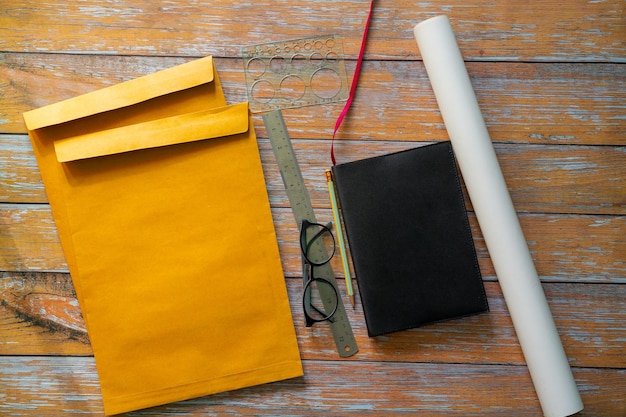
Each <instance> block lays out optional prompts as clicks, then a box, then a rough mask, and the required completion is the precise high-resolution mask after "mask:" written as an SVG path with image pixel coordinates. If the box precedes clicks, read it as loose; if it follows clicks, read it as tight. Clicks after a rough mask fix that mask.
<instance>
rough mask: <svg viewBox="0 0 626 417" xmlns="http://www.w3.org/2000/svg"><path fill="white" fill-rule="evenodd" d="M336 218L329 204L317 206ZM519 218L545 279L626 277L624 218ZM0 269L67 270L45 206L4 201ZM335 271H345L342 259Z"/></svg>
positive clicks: (287, 232) (295, 257) (282, 231)
mask: <svg viewBox="0 0 626 417" xmlns="http://www.w3.org/2000/svg"><path fill="white" fill-rule="evenodd" d="M317 211H318V217H319V219H320V220H324V221H326V220H328V221H331V220H332V214H331V212H330V209H318V210H317ZM273 215H274V223H275V225H276V231H277V238H278V242H279V246H280V251H281V259H282V262H283V268H284V270H285V273H286V274H287V275H288V276H298V275H299V274H300V273H301V266H300V252H299V251H300V249H299V246H298V243H297V233H298V232H297V228H296V225H295V221H294V220H293V215H292V214H291V210H290V209H288V208H274V209H273ZM469 218H470V226H471V228H472V234H473V236H474V242H475V246H476V251H477V254H478V261H479V265H480V268H481V272H482V274H483V276H484V277H493V275H494V274H495V272H494V270H493V266H492V264H491V261H490V259H489V254H488V252H487V249H486V247H485V245H484V242H483V240H482V235H481V233H480V229H479V227H478V223H477V222H476V219H475V217H474V216H473V215H470V216H469ZM520 223H521V225H522V229H523V230H524V232H525V235H526V239H527V241H528V243H529V248H530V250H531V253H532V255H533V257H534V260H535V263H536V265H537V270H538V273H539V274H540V276H541V278H542V279H543V280H544V281H575V282H614V283H623V282H624V281H625V280H626V265H625V263H624V259H625V254H626V241H625V240H624V239H623V236H624V230H626V217H624V216H620V217H613V216H574V215H568V216H563V215H531V214H520ZM0 225H2V234H0V271H2V270H4V271H49V272H67V264H66V263H65V258H64V256H63V251H62V249H61V245H60V242H59V240H58V235H57V233H56V226H55V224H54V220H53V218H52V213H51V212H50V208H49V206H47V205H30V204H20V205H11V204H0ZM334 261H336V262H337V263H336V266H337V268H336V270H337V271H338V275H340V276H341V275H342V272H341V268H340V267H339V263H338V262H339V260H338V259H336V260H334Z"/></svg>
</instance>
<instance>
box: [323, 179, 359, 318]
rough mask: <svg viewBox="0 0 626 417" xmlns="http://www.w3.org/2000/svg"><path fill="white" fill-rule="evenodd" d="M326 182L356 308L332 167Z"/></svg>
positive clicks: (347, 287) (347, 285)
mask: <svg viewBox="0 0 626 417" xmlns="http://www.w3.org/2000/svg"><path fill="white" fill-rule="evenodd" d="M326 183H327V184H328V195H329V196H330V206H331V207H332V209H333V217H334V219H335V225H336V227H335V232H336V233H337V240H338V241H339V252H340V253H341V263H342V265H343V274H344V276H345V281H346V290H348V297H350V303H351V304H352V308H354V306H355V304H354V289H353V288H352V277H351V276H350V267H349V265H348V256H347V254H346V245H345V242H344V239H343V231H342V229H341V220H340V218H339V209H338V207H337V196H336V195H335V185H334V183H333V173H332V171H331V170H330V169H327V170H326Z"/></svg>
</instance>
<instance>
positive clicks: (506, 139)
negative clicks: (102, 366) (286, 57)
mask: <svg viewBox="0 0 626 417" xmlns="http://www.w3.org/2000/svg"><path fill="white" fill-rule="evenodd" d="M367 7H368V2H367V1H336V0H331V1H328V0H326V1H324V0H309V1H302V0H289V1H265V0H256V1H254V2H231V1H221V0H220V1H213V2H200V1H196V0H187V1H181V0H170V1H163V2H161V1H153V0H135V1H123V0H119V1H105V0H82V1H70V2H67V1H59V0H50V1H44V2H42V1H41V0H37V1H33V0H3V1H2V3H1V4H0V51H2V52H0V271H2V272H0V355H2V356H0V415H10V416H68V415H74V414H81V415H93V416H99V415H102V414H103V411H102V402H101V398H100V392H99V386H98V376H97V373H96V369H95V364H94V360H93V357H92V356H91V348H90V345H89V341H88V337H87V334H86V331H85V327H84V323H83V321H82V318H81V314H80V308H79V306H78V303H77V301H76V299H75V294H74V290H73V286H72V282H71V279H70V276H69V274H68V273H67V266H66V263H65V260H64V256H63V253H62V251H61V248H60V245H59V241H58V237H57V233H56V228H55V225H54V222H53V220H52V217H51V213H50V209H49V206H48V205H47V199H46V194H45V190H44V188H43V185H42V183H41V179H40V176H39V171H38V168H37V164H36V162H35V160H34V156H33V153H32V148H31V145H30V142H29V139H28V137H27V135H26V134H25V132H26V130H25V126H24V123H23V120H22V117H21V113H22V112H24V111H27V110H30V109H33V108H36V107H39V106H42V105H45V104H49V103H53V102H57V101H59V100H62V99H66V98H70V97H74V96H76V95H79V94H81V93H85V92H89V91H92V90H95V89H98V88H101V87H104V86H108V85H111V84H114V83H119V82H121V81H124V80H128V79H132V78H135V77H138V76H140V75H144V74H148V73H152V72H154V71H156V70H159V69H163V68H168V67H171V66H173V65H176V64H180V63H183V62H186V61H189V60H191V59H194V58H198V57H202V56H207V55H213V56H214V57H215V61H216V65H217V68H218V70H219V72H220V75H221V78H222V81H223V84H224V90H225V93H226V97H227V99H228V101H229V103H237V102H241V101H246V95H245V89H244V74H243V69H242V59H241V48H242V46H246V45H252V44H258V43H266V42H270V41H278V40H287V39H297V38H304V37H310V36H314V35H317V34H321V33H336V34H338V35H340V36H341V37H342V38H343V39H344V50H345V57H346V59H347V68H348V73H349V77H351V76H352V73H353V71H354V68H355V62H356V57H357V54H358V49H359V46H360V41H361V36H362V30H363V25H364V22H365V18H366V14H367ZM439 14H447V15H448V16H449V17H450V20H451V22H452V25H453V27H454V29H455V31H456V34H457V37H458V41H459V45H460V47H461V50H462V52H463V55H464V58H465V59H466V61H467V69H468V71H469V74H470V76H471V80H472V84H473V86H474V89H475V91H476V94H477V96H478V100H479V103H480V106H481V108H482V111H483V113H484V117H485V120H486V122H487V126H488V128H489V131H490V134H491V137H492V140H493V142H494V145H495V148H496V152H497V154H498V158H499V160H500V163H501V166H502V170H503V172H504V175H505V178H506V180H507V184H508V187H509V189H510V192H511V195H512V198H513V201H514V204H515V206H516V209H517V210H518V212H519V217H520V221H521V224H522V227H523V229H524V232H525V235H526V239H527V241H528V244H529V246H530V249H531V251H532V255H533V257H534V260H535V263H536V267H537V270H538V272H539V275H540V277H541V280H542V283H543V287H544V289H545V292H546V295H547V297H548V301H549V304H550V307H551V309H552V313H553V315H554V318H555V321H556V324H557V327H558V330H559V332H560V335H561V339H562V341H563V344H564V348H565V351H566V354H567V356H568V358H569V362H570V364H571V366H572V369H573V373H574V376H575V378H576V381H577V384H578V387H579V389H580V392H581V395H582V398H583V401H584V403H585V405H586V408H585V410H584V411H583V412H582V413H581V414H580V415H584V416H624V415H626V265H625V260H626V216H625V215H626V187H625V185H624V183H625V181H626V146H625V145H626V46H625V41H626V2H624V1H623V0H606V1H583V0H571V1H554V0H551V1H544V2H527V1H522V0H509V1H499V2H496V1H486V0H476V1H472V2H467V1H462V0H450V1H446V2H406V1H400V0H396V1H392V0H389V1H383V0H380V1H377V2H376V8H375V11H374V15H373V20H372V26H371V31H370V38H369V42H368V44H367V50H366V54H365V62H364V65H363V70H362V75H361V77H360V81H359V88H358V91H357V95H356V98H355V101H354V103H353V106H352V109H351V111H350V113H349V114H348V116H347V118H346V119H345V121H344V124H343V126H342V128H341V130H340V132H339V134H338V141H337V142H336V144H335V148H336V154H337V158H338V160H339V161H340V162H345V161H349V160H355V159H359V158H363V157H367V156H371V155H375V154H382V153H388V152H392V151H395V150H401V149H407V148H410V147H413V146H416V145H417V143H418V142H424V141H426V142H432V141H441V140H447V133H446V130H445V127H444V125H443V122H442V119H441V116H440V113H439V110H438V107H437V104H436V102H435V99H434V95H433V92H432V90H431V88H430V84H429V82H428V79H427V76H426V73H425V70H424V66H423V63H422V62H421V60H420V59H421V58H420V55H419V51H418V49H417V46H416V43H415V40H414V38H413V34H412V28H413V26H414V25H415V24H416V23H418V22H420V21H422V20H424V19H426V18H429V17H432V16H435V15H439ZM341 108H342V104H332V105H323V106H313V107H306V108H299V109H292V110H286V111H285V112H284V115H285V119H286V123H287V125H288V127H289V129H290V133H291V136H292V137H293V139H294V146H295V149H296V153H297V154H298V156H299V158H300V161H301V164H302V168H303V172H304V176H305V177H306V180H307V185H308V187H309V190H310V193H311V196H312V200H313V203H314V205H315V207H316V211H317V215H318V218H319V219H328V220H330V219H331V213H330V209H329V204H328V195H327V193H326V188H325V183H324V179H323V171H324V169H325V168H327V167H328V166H329V165H330V160H329V147H330V141H329V139H330V137H331V134H332V129H333V126H334V123H335V120H336V118H337V116H338V114H339V112H340V111H341ZM254 121H255V127H256V130H257V135H258V138H259V146H260V148H261V152H262V159H263V162H264V169H265V174H266V180H267V185H268V189H269V195H270V200H271V205H272V208H273V214H274V218H275V222H276V227H277V233H278V238H279V241H280V249H281V256H282V260H283V266H284V271H285V274H286V282H287V286H288V290H289V294H290V297H291V301H292V306H293V314H294V321H295V326H296V331H297V334H298V341H299V346H300V351H301V355H302V358H303V363H304V369H305V376H304V377H302V378H297V379H293V380H288V381H284V382H279V383H274V384H268V385H264V386H259V387H254V388H249V389H243V390H240V391H236V392H229V393H223V394H218V395H213V396H208V397H203V398H198V399H195V400H191V401H187V402H181V403H176V404H171V405H167V406H162V407H157V408H154V409H150V410H145V411H142V412H137V413H133V414H132V415H141V416H170V415H177V416H192V415H193V416H201V415H202V416H205V415H211V416H222V415H229V416H240V415H250V416H251V415H273V416H295V415H301V416H318V415H328V416H345V415H351V414H355V415H362V416H366V415H379V416H390V415H462V416H469V415H479V416H485V415H491V416H502V415H507V416H539V415H541V409H540V407H539V404H538V400H537V397H536V394H535V391H534V389H533V386H532V383H531V381H530V376H529V374H528V370H527V368H526V366H525V362H524V358H523V356H522V353H521V350H520V347H519V344H518V341H517V339H516V336H515V334H514V331H513V328H512V324H511V320H510V317H509V314H508V312H507V309H506V305H505V302H504V299H503V296H502V293H501V290H500V287H499V285H498V282H497V278H496V276H495V273H494V270H493V266H492V264H491V261H490V259H489V255H488V253H487V251H486V248H485V246H484V242H483V240H482V236H481V232H480V230H479V228H478V225H477V223H476V219H475V217H474V215H473V213H472V209H471V205H469V204H468V209H469V216H470V221H471V223H472V228H473V229H472V231H473V234H474V238H475V242H476V246H477V251H478V255H479V262H480V268H481V271H482V274H483V277H484V283H485V287H486V291H487V295H488V298H489V304H490V307H491V312H490V313H488V314H482V315H479V316H475V317H471V318H467V319H461V320H455V321H451V322H446V323H441V324H437V325H431V326H427V327H423V328H419V329H414V330H410V331H405V332H400V333H396V334H391V335H388V336H385V337H377V338H368V337H367V333H366V329H365V323H364V318H363V312H362V308H361V305H360V304H357V308H356V309H355V310H354V311H351V310H349V316H350V321H351V323H352V326H353V328H354V331H355V333H356V337H357V341H358V344H359V348H360V352H359V353H358V354H357V355H356V356H354V357H352V358H349V359H348V360H340V359H339V358H338V356H337V354H336V352H335V350H334V346H333V344H332V339H331V335H330V332H329V329H328V327H327V326H324V325H316V326H314V327H313V328H305V327H304V326H303V318H302V311H301V308H300V305H299V302H298V299H299V297H300V290H301V282H300V277H301V276H300V274H301V270H300V262H299V252H298V245H297V230H296V228H295V224H294V222H293V218H292V215H291V210H290V208H289V205H288V201H287V198H286V194H285V192H284V189H283V186H282V182H281V179H280V176H279V173H278V170H277V168H276V166H275V160H274V157H273V154H272V152H271V148H270V146H269V142H268V139H267V134H266V132H265V129H264V127H263V124H262V121H261V118H260V116H259V115H255V116H254ZM335 261H336V263H335V264H334V265H335V270H336V271H341V267H340V264H339V260H337V259H335ZM357 283H358V277H357ZM344 297H345V293H344ZM345 300H347V298H345Z"/></svg>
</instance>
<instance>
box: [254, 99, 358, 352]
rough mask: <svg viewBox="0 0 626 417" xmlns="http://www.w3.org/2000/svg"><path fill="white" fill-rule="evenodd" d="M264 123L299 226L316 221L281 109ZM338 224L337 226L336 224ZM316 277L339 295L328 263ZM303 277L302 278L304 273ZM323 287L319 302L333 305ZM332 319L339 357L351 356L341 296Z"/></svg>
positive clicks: (349, 332)
mask: <svg viewBox="0 0 626 417" xmlns="http://www.w3.org/2000/svg"><path fill="white" fill-rule="evenodd" d="M263 122H264V123H265V128H266V130H267V133H268V136H269V139H270V143H271V145H272V150H273V151H274V155H275V157H276V161H277V163H278V167H279V170H280V174H281V177H282V179H283V183H284V185H285V190H286V191H287V197H288V198H289V203H290V204H291V208H292V210H293V214H294V217H295V219H296V223H297V225H298V227H300V224H301V223H302V220H305V219H306V220H308V221H310V222H316V219H315V213H314V210H313V205H312V204H311V200H310V198H309V194H308V191H307V189H306V185H305V183H304V178H303V177H302V172H301V171H300V166H299V164H298V160H297V158H296V155H295V153H294V150H293V147H292V145H291V140H290V139H289V134H288V132H287V127H286V126H285V121H284V119H283V116H282V112H281V111H280V110H274V111H271V112H269V113H266V114H264V115H263ZM337 227H340V226H339V225H337ZM314 246H315V248H314V249H315V250H318V251H326V248H325V247H324V246H323V245H322V244H320V245H314ZM318 276H319V277H321V278H325V279H327V280H328V281H329V282H330V283H331V284H332V285H333V286H334V287H335V289H336V290H337V294H340V293H339V288H338V286H337V280H336V279H335V276H334V274H333V270H332V268H331V266H330V263H327V264H324V265H322V266H321V267H318ZM303 279H305V277H304V274H303ZM324 288H325V287H321V290H320V295H321V296H322V301H323V302H325V303H330V304H332V298H333V297H334V294H333V293H332V290H330V289H326V290H324ZM333 319H334V320H333V321H332V322H330V328H331V332H332V335H333V339H334V341H335V345H336V347H337V352H338V353H339V356H341V357H348V356H352V355H354V354H355V353H356V352H358V347H357V344H356V339H355V338H354V333H353V332H352V327H351V326H350V322H349V321H348V315H347V314H346V310H345V307H344V304H343V300H342V299H341V296H339V299H338V300H337V311H336V312H335V315H334V316H333Z"/></svg>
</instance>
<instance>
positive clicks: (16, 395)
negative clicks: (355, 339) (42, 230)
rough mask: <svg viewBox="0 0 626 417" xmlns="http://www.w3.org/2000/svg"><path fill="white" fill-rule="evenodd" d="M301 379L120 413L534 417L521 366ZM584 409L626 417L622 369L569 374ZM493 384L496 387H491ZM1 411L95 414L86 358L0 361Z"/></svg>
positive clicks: (337, 366) (371, 368)
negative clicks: (622, 388) (572, 375)
mask: <svg viewBox="0 0 626 417" xmlns="http://www.w3.org/2000/svg"><path fill="white" fill-rule="evenodd" d="M304 371H305V376H304V377H300V378H294V379H291V380H286V381H282V382H277V383H273V384H266V385H261V386H257V387H252V388H246V389H242V390H238V391H232V392H227V393H222V394H216V395H212V396H206V397H201V398H197V399H194V400H189V401H184V402H179V403H173V404H169V405H165V406H161V407H155V408H151V409H147V410H143V411H138V412H133V413H128V414H126V415H127V416H131V415H132V416H146V417H148V416H154V417H156V416H168V415H177V416H232V417H236V416H237V417H238V416H258V415H272V416H277V417H278V416H285V417H286V416H290V417H291V416H302V417H309V416H310V417H314V416H315V417H317V416H319V415H322V414H323V415H325V416H337V417H339V416H341V417H344V416H346V415H352V414H355V415H356V414H358V415H359V416H392V415H398V416H400V415H404V416H412V415H429V416H431V415H432V416H449V415H463V416H498V417H499V416H502V415H515V416H519V417H524V416H533V417H534V416H538V415H541V410H540V408H539V404H538V401H537V398H536V394H535V392H534V389H533V387H532V384H531V381H530V377H529V375H528V372H527V370H526V368H525V367H523V366H509V365H491V366H484V365H483V366H477V365H458V364H442V363H421V364H406V363H371V362H358V363H357V362H353V361H337V362H333V361H323V362H320V361H305V362H304ZM573 373H574V377H575V378H576V381H577V383H578V386H579V387H580V391H581V396H582V399H583V402H584V404H585V409H584V410H583V411H582V412H581V413H580V414H577V416H581V417H586V416H589V417H591V416H593V417H599V416H607V417H608V416H619V415H624V413H625V412H626V401H625V396H624V392H623V391H622V390H621V387H623V386H624V385H625V384H626V371H624V370H615V369H584V368H582V369H581V368H574V369H573ZM494 381H497V388H494ZM0 385H1V386H3V387H5V388H3V392H2V395H3V401H2V402H0V411H3V412H8V413H9V415H11V416H14V417H22V416H24V417H30V416H34V415H64V416H72V415H87V416H102V415H103V412H102V401H101V398H100V392H99V383H98V379H97V374H96V369H95V365H94V362H93V360H92V359H91V358H69V357H56V358H54V357H48V358H41V357H24V358H0Z"/></svg>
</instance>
